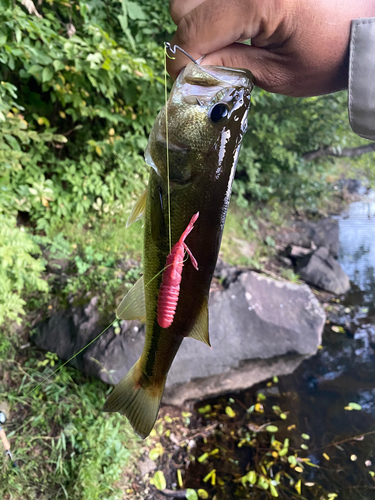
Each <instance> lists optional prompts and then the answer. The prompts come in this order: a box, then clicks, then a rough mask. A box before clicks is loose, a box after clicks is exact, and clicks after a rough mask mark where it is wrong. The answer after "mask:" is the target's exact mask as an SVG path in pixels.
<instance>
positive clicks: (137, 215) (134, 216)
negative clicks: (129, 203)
mask: <svg viewBox="0 0 375 500" xmlns="http://www.w3.org/2000/svg"><path fill="white" fill-rule="evenodd" d="M146 200H147V189H145V190H144V191H143V193H142V194H141V197H140V198H139V200H138V201H137V203H136V204H135V205H134V207H133V209H132V211H131V212H130V215H129V217H128V220H127V221H126V227H129V226H130V224H133V222H136V221H137V220H139V219H142V217H144V215H145V211H146Z"/></svg>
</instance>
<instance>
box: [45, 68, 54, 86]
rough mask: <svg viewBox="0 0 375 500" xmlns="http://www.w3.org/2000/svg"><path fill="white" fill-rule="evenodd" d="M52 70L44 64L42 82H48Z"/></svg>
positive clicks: (51, 75)
mask: <svg viewBox="0 0 375 500" xmlns="http://www.w3.org/2000/svg"><path fill="white" fill-rule="evenodd" d="M53 74H54V73H53V70H52V68H50V67H49V66H46V67H45V68H44V70H43V73H42V82H43V83H44V82H49V81H50V80H51V79H52V77H53Z"/></svg>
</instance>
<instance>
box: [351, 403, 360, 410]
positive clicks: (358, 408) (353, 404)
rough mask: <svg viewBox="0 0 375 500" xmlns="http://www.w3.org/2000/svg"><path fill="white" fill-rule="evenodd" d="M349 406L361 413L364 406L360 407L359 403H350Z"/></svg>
mask: <svg viewBox="0 0 375 500" xmlns="http://www.w3.org/2000/svg"><path fill="white" fill-rule="evenodd" d="M348 406H349V407H350V408H352V409H353V410H357V411H360V410H362V406H361V405H359V404H358V403H349V404H348Z"/></svg>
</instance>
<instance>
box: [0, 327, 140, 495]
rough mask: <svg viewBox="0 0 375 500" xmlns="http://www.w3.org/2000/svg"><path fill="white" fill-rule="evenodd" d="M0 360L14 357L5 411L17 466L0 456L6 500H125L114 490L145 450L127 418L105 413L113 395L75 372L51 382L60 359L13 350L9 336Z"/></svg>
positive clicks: (2, 380) (5, 377)
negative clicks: (108, 394) (126, 469)
mask: <svg viewBox="0 0 375 500" xmlns="http://www.w3.org/2000/svg"><path fill="white" fill-rule="evenodd" d="M13 340H14V339H13ZM0 352H2V354H4V352H5V353H7V354H8V356H7V357H4V356H3V359H0V366H1V371H0V403H1V402H2V401H3V402H4V401H7V403H8V405H9V410H10V411H9V415H8V416H9V420H8V421H7V423H6V424H5V429H6V432H7V435H8V438H9V439H10V442H11V446H12V453H13V455H14V458H15V459H16V460H17V463H18V467H17V468H13V467H12V466H11V463H10V461H9V460H8V458H7V457H5V456H4V455H2V454H1V455H0V497H1V498H4V499H6V500H8V499H9V500H10V499H16V500H18V499H19V500H21V499H22V500H29V499H30V500H31V499H35V498H38V499H46V500H47V499H48V500H49V499H52V498H53V499H60V498H61V499H64V498H69V499H72V500H94V499H103V498H106V499H108V500H109V499H111V500H112V499H113V500H115V499H120V498H122V497H123V495H122V492H121V491H120V490H119V489H118V488H117V487H116V486H115V484H116V482H117V481H119V480H120V479H123V478H122V474H123V470H124V468H125V467H126V468H128V469H129V468H130V469H131V467H132V466H133V464H134V462H135V460H136V459H137V458H138V456H139V455H140V453H141V447H140V445H139V438H137V437H136V436H135V434H134V433H133V431H132V430H131V428H130V426H129V424H128V422H127V421H126V419H125V418H124V417H121V416H120V415H118V414H117V413H116V414H106V413H103V411H102V407H103V404H104V401H105V398H106V394H107V392H108V387H107V386H106V385H105V384H103V383H101V382H99V381H97V380H94V379H91V378H88V377H86V376H84V375H83V374H81V373H79V372H78V371H76V370H75V369H73V368H69V367H63V368H62V369H61V370H60V371H59V372H58V373H57V374H56V375H52V376H51V378H50V379H48V380H46V381H45V380H44V379H45V377H46V376H47V375H51V373H52V370H54V369H55V368H56V366H58V365H59V362H58V364H57V365H55V364H54V363H55V357H54V356H53V355H49V356H47V357H46V358H45V356H44V355H43V354H42V353H40V352H39V351H37V350H36V349H34V348H28V349H27V350H26V351H25V352H24V351H20V349H19V346H17V345H15V344H13V343H11V347H10V346H9V338H8V339H6V338H4V337H3V336H1V337H0ZM20 352H22V357H20V356H19V354H18V353H20ZM47 354H48V353H47ZM45 359H47V361H48V362H47V365H45ZM52 365H54V366H52ZM38 384H41V385H39V386H38Z"/></svg>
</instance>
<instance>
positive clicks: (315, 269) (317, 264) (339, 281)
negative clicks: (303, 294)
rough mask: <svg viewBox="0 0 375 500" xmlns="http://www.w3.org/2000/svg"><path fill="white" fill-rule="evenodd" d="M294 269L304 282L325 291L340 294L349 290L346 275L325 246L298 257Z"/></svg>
mask: <svg viewBox="0 0 375 500" xmlns="http://www.w3.org/2000/svg"><path fill="white" fill-rule="evenodd" d="M296 271H297V273H298V274H299V275H300V277H301V279H303V280H304V281H306V283H309V284H310V285H314V286H316V287H317V288H321V289H322V290H326V291H327V292H331V293H334V294H336V295H341V294H344V293H346V292H348V291H349V290H350V282H349V278H348V276H347V275H346V274H345V273H344V271H343V270H342V268H341V266H340V264H339V263H338V262H337V261H336V260H335V259H334V258H333V257H332V256H331V255H330V254H329V251H328V249H327V248H324V247H320V248H318V249H317V250H315V252H312V253H310V254H309V255H307V256H306V257H303V258H302V259H300V260H299V261H298V263H297V268H296Z"/></svg>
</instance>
